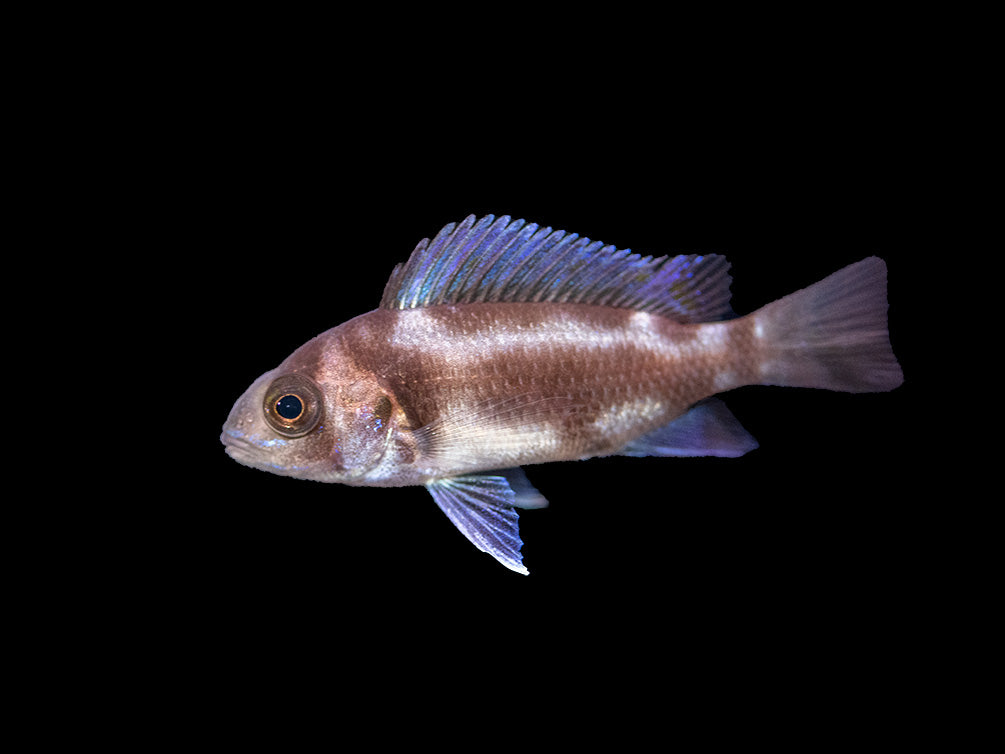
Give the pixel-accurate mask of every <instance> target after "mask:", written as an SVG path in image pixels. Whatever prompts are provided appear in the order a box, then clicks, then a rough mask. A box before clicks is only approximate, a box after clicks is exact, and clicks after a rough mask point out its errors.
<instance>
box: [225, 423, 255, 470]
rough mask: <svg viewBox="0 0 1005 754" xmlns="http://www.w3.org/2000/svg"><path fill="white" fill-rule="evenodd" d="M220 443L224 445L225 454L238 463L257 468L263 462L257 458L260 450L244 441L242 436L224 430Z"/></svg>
mask: <svg viewBox="0 0 1005 754" xmlns="http://www.w3.org/2000/svg"><path fill="white" fill-rule="evenodd" d="M220 442H222V443H223V446H224V447H223V450H224V452H225V453H226V454H227V455H228V456H230V457H231V458H233V459H234V460H235V461H237V462H238V463H242V464H244V465H245V466H257V465H259V464H260V463H261V461H260V460H259V459H258V458H256V456H257V455H258V448H256V447H255V446H254V445H253V444H251V443H250V442H248V441H247V440H246V439H244V438H243V437H242V436H241V435H238V434H235V433H234V432H231V431H227V430H224V431H223V432H221V433H220Z"/></svg>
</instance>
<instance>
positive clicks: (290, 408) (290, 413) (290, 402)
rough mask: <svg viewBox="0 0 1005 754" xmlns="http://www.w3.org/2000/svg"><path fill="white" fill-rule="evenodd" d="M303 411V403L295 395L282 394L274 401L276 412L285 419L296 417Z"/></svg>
mask: <svg viewBox="0 0 1005 754" xmlns="http://www.w3.org/2000/svg"><path fill="white" fill-rule="evenodd" d="M303 412H304V403H303V401H301V400H300V399H299V398H298V397H297V396H295V395H284V396H283V397H282V398H280V399H279V400H278V401H276V413H277V414H279V415H280V416H281V417H283V418H284V419H286V420H287V421H292V420H293V419H296V418H297V417H298V416H300V414H302V413H303Z"/></svg>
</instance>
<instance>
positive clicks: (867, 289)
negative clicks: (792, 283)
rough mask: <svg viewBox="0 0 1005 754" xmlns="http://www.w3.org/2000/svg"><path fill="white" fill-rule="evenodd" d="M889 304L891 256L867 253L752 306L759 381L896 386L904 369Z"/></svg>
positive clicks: (844, 387) (878, 388)
mask: <svg viewBox="0 0 1005 754" xmlns="http://www.w3.org/2000/svg"><path fill="white" fill-rule="evenodd" d="M887 308H888V307H887V299H886V263H885V262H884V261H883V260H882V259H880V258H879V257H869V258H867V259H863V260H862V261H861V262H856V263H855V264H852V265H849V266H848V267H845V268H844V269H842V270H838V271H837V272H835V273H834V274H833V275H831V276H830V277H827V278H825V279H824V280H821V281H820V282H819V283H816V284H814V285H811V286H810V287H809V288H805V289H803V290H801V291H797V292H796V293H793V294H791V295H789V296H786V297H784V298H781V299H779V300H778V301H775V302H773V303H771V304H768V305H767V306H765V307H764V308H762V309H760V310H758V311H756V312H754V313H753V314H752V315H750V316H751V317H752V318H753V321H754V332H755V333H756V334H757V335H758V337H759V339H760V341H761V343H762V347H761V349H760V350H761V354H762V361H761V383H762V384H766V385H784V386H789V387H815V388H824V389H827V390H840V391H844V392H850V393H867V392H883V391H887V390H893V389H894V388H895V387H897V386H898V385H900V384H901V383H902V382H903V381H904V375H903V372H902V371H901V368H900V364H898V363H897V358H896V356H894V354H893V349H892V348H891V346H890V336H889V332H888V330H887Z"/></svg>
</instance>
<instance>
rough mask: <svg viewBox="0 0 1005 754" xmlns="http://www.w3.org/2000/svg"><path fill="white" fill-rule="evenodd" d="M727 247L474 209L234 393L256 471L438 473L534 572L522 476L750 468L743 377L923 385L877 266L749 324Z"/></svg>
mask: <svg viewBox="0 0 1005 754" xmlns="http://www.w3.org/2000/svg"><path fill="white" fill-rule="evenodd" d="M731 284H732V279H731V276H730V274H729V264H728V262H727V261H726V259H725V257H724V256H722V255H720V254H685V255H676V256H668V255H665V256H659V257H654V256H652V255H649V256H643V255H641V254H638V253H633V252H632V251H631V250H630V249H618V248H616V247H615V246H613V245H609V244H604V243H601V242H599V241H592V240H590V239H589V238H587V237H581V236H579V235H578V234H575V233H567V232H565V231H562V230H554V229H552V228H551V227H548V226H540V225H538V224H537V223H532V222H527V221H525V220H522V219H517V220H514V219H512V218H511V217H510V216H508V215H503V216H500V217H496V216H495V215H486V216H483V217H476V216H474V215H470V216H468V217H467V218H465V219H464V220H462V221H461V222H459V223H450V224H448V225H446V226H445V227H444V228H443V229H442V230H440V232H439V233H438V234H436V236H434V237H433V238H432V240H430V239H429V238H425V239H423V240H422V241H420V242H419V244H418V245H417V246H416V247H415V249H414V251H413V252H412V253H411V255H410V256H409V257H408V259H407V261H405V262H404V263H403V264H399V265H397V266H396V267H395V268H394V269H393V271H392V273H391V276H390V278H389V280H388V282H387V284H386V286H385V288H384V291H383V295H382V297H381V300H380V304H379V306H378V308H377V309H375V310H373V311H370V312H368V313H365V314H362V315H360V316H357V317H355V318H353V319H350V320H349V321H347V322H345V323H343V324H341V325H338V326H337V327H334V328H331V329H329V330H327V331H326V332H323V333H321V334H320V335H318V336H317V337H315V338H313V339H312V340H310V341H308V342H307V343H305V344H304V345H302V346H301V347H300V348H298V349H297V350H295V351H294V352H293V353H292V354H290V355H289V356H288V357H287V358H286V359H285V360H284V361H283V362H282V363H281V364H280V365H279V366H278V367H276V368H275V369H272V370H270V371H267V372H265V373H264V374H263V375H261V376H260V377H259V378H258V379H257V380H255V381H254V382H253V383H252V385H251V386H250V387H249V388H248V389H247V390H246V391H245V392H244V394H243V395H241V397H240V398H239V399H238V400H237V401H236V402H235V404H234V406H233V408H232V409H231V411H230V414H229V415H228V417H227V421H226V423H225V424H224V427H223V432H222V434H221V441H222V442H223V444H224V446H225V450H226V453H227V454H228V455H229V456H230V457H231V458H233V459H234V460H236V461H238V462H239V463H241V464H244V465H246V466H250V467H253V468H256V469H260V470H263V471H267V472H271V473H274V474H279V475H283V476H288V477H293V478H299V479H312V480H317V481H321V482H334V483H341V484H345V485H355V486H377V487H401V486H411V485H422V486H424V487H425V488H426V489H427V490H428V491H429V492H430V494H431V495H432V498H433V500H434V501H435V502H436V504H437V505H438V506H439V508H440V509H441V510H442V511H443V512H444V513H445V514H446V516H447V517H448V518H449V520H450V521H451V522H453V524H454V525H455V526H456V527H457V528H458V529H459V530H460V531H461V533H463V534H464V536H465V537H467V539H468V540H469V541H470V542H471V543H472V544H474V545H475V547H477V548H478V549H479V550H481V551H483V552H486V553H488V554H490V555H492V556H493V557H494V558H495V559H496V560H498V561H499V562H500V563H501V564H502V565H504V566H505V567H507V568H509V569H510V570H512V571H515V572H517V573H521V574H525V575H526V574H528V573H529V571H528V569H527V568H526V567H525V566H524V564H523V556H522V552H521V550H522V547H523V541H522V540H521V539H520V532H519V514H518V511H519V510H520V509H535V508H543V507H545V506H546V505H547V504H548V501H547V499H546V498H545V497H544V495H542V494H541V493H540V492H539V491H538V490H537V489H536V488H535V487H534V485H533V484H532V483H531V481H530V480H529V479H528V477H527V475H526V473H525V472H524V470H523V467H525V466H530V465H533V464H541V463H551V462H557V461H569V460H582V459H587V458H592V457H598V456H610V455H625V456H637V457H638V456H643V457H645V456H652V457H690V456H717V457H722V458H734V457H738V456H742V455H744V454H746V453H748V452H750V451H752V450H754V449H755V448H757V447H758V443H757V441H756V440H755V439H754V438H753V437H752V436H751V435H750V434H749V433H748V432H747V431H746V430H745V429H744V428H743V426H742V425H741V424H740V422H739V421H738V420H737V419H736V417H735V416H734V415H733V414H732V413H731V412H730V410H729V409H728V408H727V407H726V404H725V402H724V401H723V400H722V399H721V398H719V397H717V396H719V395H720V394H722V393H726V392H728V391H730V390H733V389H735V388H738V387H741V386H745V385H775V386H785V387H812V388H822V389H827V390H836V391H845V392H853V393H856V392H883V391H889V390H893V389H895V388H896V387H898V386H899V385H900V384H902V382H903V379H904V377H903V372H902V370H901V367H900V365H899V363H898V361H897V359H896V357H895V355H894V353H893V350H892V347H891V343H890V337H889V332H888V324H887V312H888V303H887V267H886V263H885V262H884V261H883V260H882V259H880V258H878V257H875V256H872V257H868V258H865V259H863V260H861V261H859V262H856V263H854V264H851V265H849V266H847V267H845V268H843V269H841V270H838V271H837V272H835V273H833V274H832V275H830V276H829V277H827V278H825V279H824V280H821V281H820V282H818V283H816V284H814V285H811V286H809V287H808V288H805V289H803V290H800V291H797V292H795V293H792V294H790V295H788V296H785V297H783V298H781V299H779V300H777V301H774V302H771V303H768V304H766V305H765V306H763V307H761V308H760V309H757V310H755V311H754V312H752V313H749V314H746V315H742V316H740V315H737V314H735V313H734V312H733V311H732V308H731V305H730V295H731V294H730V286H731Z"/></svg>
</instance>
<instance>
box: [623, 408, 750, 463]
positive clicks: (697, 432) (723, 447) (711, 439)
mask: <svg viewBox="0 0 1005 754" xmlns="http://www.w3.org/2000/svg"><path fill="white" fill-rule="evenodd" d="M756 447H757V440H755V439H754V438H753V437H752V436H751V435H750V433H749V432H747V430H745V429H744V428H743V427H742V426H741V425H740V422H739V421H737V419H736V417H735V416H733V414H732V412H731V411H730V410H729V409H728V408H726V404H725V403H723V402H722V401H720V400H719V399H718V398H708V399H706V400H703V401H701V402H700V403H696V404H695V405H694V406H692V407H691V409H690V410H689V411H688V412H687V413H686V414H684V415H683V416H679V417H677V418H676V419H674V420H673V421H672V422H670V423H669V424H666V425H664V426H662V427H660V428H659V429H656V430H653V431H652V432H650V433H649V434H645V435H642V437H639V438H638V439H636V440H632V441H631V442H630V443H628V445H626V446H625V447H624V448H623V449H622V450H621V453H620V455H624V456H720V457H723V458H736V457H738V456H742V455H743V454H744V453H747V452H749V451H751V450H753V449H754V448H756Z"/></svg>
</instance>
